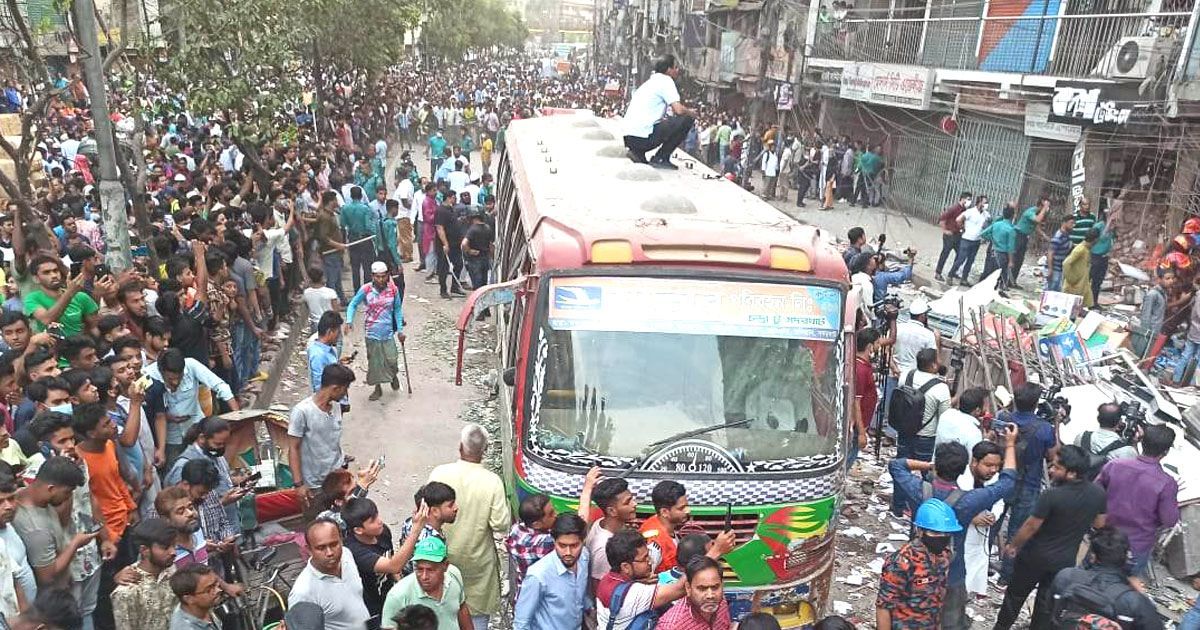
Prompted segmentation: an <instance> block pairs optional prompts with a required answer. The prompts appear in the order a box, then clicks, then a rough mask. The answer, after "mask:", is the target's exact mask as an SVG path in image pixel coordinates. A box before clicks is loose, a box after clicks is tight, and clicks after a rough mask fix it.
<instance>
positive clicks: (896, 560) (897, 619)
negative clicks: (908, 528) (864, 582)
mask: <svg viewBox="0 0 1200 630" xmlns="http://www.w3.org/2000/svg"><path fill="white" fill-rule="evenodd" d="M913 525H914V526H915V527H916V531H917V537H916V538H915V539H913V540H912V541H911V542H907V543H905V544H904V546H902V547H900V549H899V550H898V551H896V553H894V554H892V555H891V556H890V557H888V559H887V560H886V561H885V562H884V564H883V573H882V575H881V576H880V578H879V595H878V596H877V597H876V598H875V627H876V628H880V629H886V630H892V629H894V628H935V627H937V624H938V619H939V618H940V617H941V614H942V602H943V600H944V599H945V596H946V579H947V574H948V572H949V570H950V556H951V554H952V552H951V550H950V538H951V534H956V533H958V532H961V531H962V525H960V524H959V522H958V519H957V518H956V517H955V515H954V508H951V507H950V506H949V505H946V503H945V502H943V501H941V500H939V499H926V500H925V502H924V503H922V504H921V506H920V507H918V508H917V512H916V517H915V518H914V519H913Z"/></svg>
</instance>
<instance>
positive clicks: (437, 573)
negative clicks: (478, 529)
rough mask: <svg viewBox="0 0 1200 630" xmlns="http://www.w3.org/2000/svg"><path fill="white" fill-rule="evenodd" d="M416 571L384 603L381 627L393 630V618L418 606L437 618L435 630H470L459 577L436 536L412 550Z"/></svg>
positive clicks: (442, 543)
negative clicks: (425, 608) (423, 607)
mask: <svg viewBox="0 0 1200 630" xmlns="http://www.w3.org/2000/svg"><path fill="white" fill-rule="evenodd" d="M412 559H413V562H414V563H415V564H416V570H414V571H413V572H412V573H410V574H408V575H406V576H404V578H402V579H401V580H400V581H399V582H397V583H396V585H395V586H393V587H392V590H390V591H388V594H387V599H385V600H384V602H383V614H382V615H381V617H382V619H380V627H382V628H384V630H387V629H388V628H395V627H396V617H397V616H398V615H399V613H400V611H401V610H403V609H404V608H406V607H408V606H412V605H414V604H420V605H422V606H425V607H427V608H430V609H432V610H433V612H434V614H436V615H437V619H438V628H439V630H441V629H443V628H471V627H472V624H471V611H470V610H469V609H468V608H467V600H466V596H465V595H464V593H463V581H462V574H461V573H459V571H458V568H457V567H454V566H452V565H451V564H450V563H449V562H447V560H446V543H445V542H443V541H442V539H440V538H437V537H436V536H429V537H427V538H423V539H421V541H420V542H418V543H417V546H416V548H415V549H413V557H412Z"/></svg>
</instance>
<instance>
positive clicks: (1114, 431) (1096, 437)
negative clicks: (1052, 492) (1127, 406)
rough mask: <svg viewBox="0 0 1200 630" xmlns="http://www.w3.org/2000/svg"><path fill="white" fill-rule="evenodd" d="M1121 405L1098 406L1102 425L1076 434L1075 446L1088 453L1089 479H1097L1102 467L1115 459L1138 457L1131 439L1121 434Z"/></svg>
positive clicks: (1109, 403)
mask: <svg viewBox="0 0 1200 630" xmlns="http://www.w3.org/2000/svg"><path fill="white" fill-rule="evenodd" d="M1124 415H1125V413H1124V410H1123V409H1122V408H1121V405H1118V404H1117V403H1114V402H1106V403H1104V404H1102V405H1100V406H1099V407H1097V408H1096V422H1097V423H1098V424H1099V425H1100V427H1099V428H1098V429H1096V430H1095V431H1084V432H1083V433H1080V434H1079V435H1077V436H1075V446H1078V447H1079V448H1082V449H1083V452H1085V453H1087V454H1088V458H1089V460H1090V461H1089V471H1088V479H1089V480H1092V479H1095V478H1096V476H1097V475H1099V474H1100V469H1101V468H1104V465H1105V464H1106V463H1108V462H1110V461H1112V460H1114V459H1122V458H1127V457H1137V455H1138V452H1137V449H1135V448H1134V447H1133V445H1132V441H1131V440H1126V439H1123V438H1122V436H1121V419H1122V418H1123V417H1124Z"/></svg>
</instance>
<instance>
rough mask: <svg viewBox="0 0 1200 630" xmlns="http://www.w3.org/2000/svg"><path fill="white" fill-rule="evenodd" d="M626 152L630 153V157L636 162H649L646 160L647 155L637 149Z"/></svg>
mask: <svg viewBox="0 0 1200 630" xmlns="http://www.w3.org/2000/svg"><path fill="white" fill-rule="evenodd" d="M625 154H626V155H628V156H629V159H631V160H633V162H634V163H635V164H649V162H647V161H646V156H645V155H644V154H641V153H638V152H637V151H626V152H625Z"/></svg>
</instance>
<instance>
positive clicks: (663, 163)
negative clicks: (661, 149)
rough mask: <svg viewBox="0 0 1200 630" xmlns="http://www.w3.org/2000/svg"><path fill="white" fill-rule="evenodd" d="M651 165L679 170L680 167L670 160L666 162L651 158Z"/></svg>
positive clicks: (669, 169)
mask: <svg viewBox="0 0 1200 630" xmlns="http://www.w3.org/2000/svg"><path fill="white" fill-rule="evenodd" d="M650 166H653V167H654V168H661V169H665V170H668V171H678V170H679V167H678V166H675V165H674V164H672V163H671V161H670V160H667V161H665V162H658V161H655V160H650Z"/></svg>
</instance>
